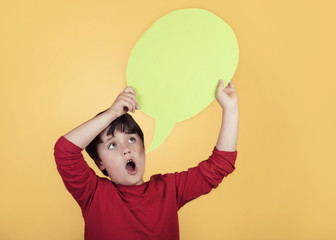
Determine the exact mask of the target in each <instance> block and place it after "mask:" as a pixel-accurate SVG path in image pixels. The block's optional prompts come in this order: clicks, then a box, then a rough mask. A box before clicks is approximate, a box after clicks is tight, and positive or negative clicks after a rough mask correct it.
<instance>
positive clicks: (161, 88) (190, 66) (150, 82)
mask: <svg viewBox="0 0 336 240" xmlns="http://www.w3.org/2000/svg"><path fill="white" fill-rule="evenodd" d="M238 57H239V48H238V42H237V39H236V36H235V34H234V32H233V31H232V29H231V28H230V26H229V25H228V24H227V23H225V22H224V21H223V20H222V19H221V18H219V17H218V16H216V15H215V14H213V13H211V12H209V11H207V10H203V9H197V8H192V9H183V10H177V11H174V12H171V13H169V14H167V15H165V16H164V17H162V18H160V19H159V20H158V21H156V22H155V23H154V24H153V25H152V26H151V27H150V28H149V29H148V30H147V31H146V32H145V33H144V34H143V35H142V36H141V38H140V39H139V40H138V42H137V43H136V45H135V47H134V48H133V50H132V52H131V54H130V57H129V60H128V63H127V69H126V79H127V84H128V86H131V87H132V88H134V90H135V91H136V93H137V100H138V104H139V106H140V110H142V111H143V112H144V113H146V114H147V115H149V116H151V117H153V118H155V133H154V138H153V140H152V143H151V145H150V148H149V149H148V150H147V153H148V152H150V151H152V150H154V149H155V148H157V147H158V146H159V145H160V144H161V143H162V142H163V141H164V140H165V139H166V137H167V136H168V135H169V133H170V132H171V130H172V129H173V127H174V125H175V123H176V122H180V121H183V120H186V119H188V118H191V117H193V116H194V115H196V114H198V113H199V112H200V111H202V110H203V109H204V108H205V107H207V106H208V105H209V104H210V103H211V102H212V101H213V100H214V99H215V93H216V88H217V85H218V80H219V79H222V80H223V81H224V86H226V85H227V84H228V83H229V82H230V80H231V78H232V77H233V74H234V72H235V70H236V68H237V65H238Z"/></svg>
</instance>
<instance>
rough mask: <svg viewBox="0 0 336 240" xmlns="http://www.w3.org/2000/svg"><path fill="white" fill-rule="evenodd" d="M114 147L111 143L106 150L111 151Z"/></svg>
mask: <svg viewBox="0 0 336 240" xmlns="http://www.w3.org/2000/svg"><path fill="white" fill-rule="evenodd" d="M115 147H116V144H115V143H111V144H110V145H108V149H110V150H112V149H114V148H115Z"/></svg>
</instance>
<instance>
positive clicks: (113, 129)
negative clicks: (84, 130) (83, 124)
mask: <svg viewBox="0 0 336 240" xmlns="http://www.w3.org/2000/svg"><path fill="white" fill-rule="evenodd" d="M102 113H103V112H101V113H99V114H97V116H98V115H100V114H102ZM85 150H86V152H87V153H88V154H89V155H90V157H91V158H92V159H93V160H94V161H95V163H96V165H97V166H98V167H99V169H100V170H101V171H102V172H103V173H104V175H106V176H109V177H110V178H111V181H112V182H114V183H116V184H121V185H127V186H130V185H138V184H141V183H143V174H144V171H145V146H144V139H143V133H142V130H141V128H140V127H139V125H138V124H137V123H136V122H135V121H134V119H133V118H132V116H131V115H129V114H127V113H126V114H124V115H122V116H120V117H119V118H117V119H115V120H114V121H112V122H111V123H110V125H109V126H108V127H107V128H105V129H104V130H103V131H102V132H101V133H100V134H99V135H98V136H97V137H96V138H95V139H93V140H92V142H91V143H90V144H89V145H88V146H87V147H86V148H85Z"/></svg>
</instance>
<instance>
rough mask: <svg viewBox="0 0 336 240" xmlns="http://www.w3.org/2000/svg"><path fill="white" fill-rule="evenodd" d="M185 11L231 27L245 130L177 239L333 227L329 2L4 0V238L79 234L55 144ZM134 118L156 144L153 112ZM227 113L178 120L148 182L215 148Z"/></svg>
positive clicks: (189, 210)
mask: <svg viewBox="0 0 336 240" xmlns="http://www.w3.org/2000/svg"><path fill="white" fill-rule="evenodd" d="M185 8H203V9H206V10H209V11H211V12H213V13H214V14H216V15H218V16H220V17H221V18H222V19H224V20H225V21H226V22H227V23H228V24H229V25H230V26H231V28H232V29H233V30H234V31H235V34H236V36H237V39H238V43H239V47H240V60H239V65H238V68H237V71H236V73H235V75H234V78H233V83H234V86H235V88H236V91H237V94H238V97H239V136H238V146H237V151H238V157H237V163H236V170H235V171H234V172H233V174H231V175H229V176H228V177H227V178H225V179H224V181H223V182H222V184H221V185H220V186H219V187H218V188H217V189H215V190H213V191H212V192H211V193H209V194H208V195H206V196H202V197H200V198H198V199H196V200H194V201H192V202H190V203H189V204H187V205H186V206H184V207H183V208H182V209H181V210H180V212H179V221H180V236H181V239H182V240H188V239H193V240H198V239H199V240H201V239H202V240H203V239H212V240H219V239H230V240H244V239H249V240H251V239H252V240H254V239H255V240H261V239H265V240H266V239H267V240H269V239H272V240H276V239H287V240H297V239H304V240H311V239H318V240H323V239H335V238H336V228H335V222H336V219H335V215H336V207H335V206H336V205H335V202H336V192H335V183H336V163H335V160H336V154H335V146H336V139H335V136H336V131H335V130H336V127H335V122H336V118H335V116H336V114H335V104H336V94H335V90H336V83H335V79H336V78H335V42H336V39H335V22H336V18H335V15H334V9H335V3H334V2H333V1H324V0H320V1H303V0H296V1H295V0H294V1H289V0H283V1H268V0H257V1H248V0H235V1H215V0H207V1H204V0H203V1H195V0H193V1H191V0H178V1H177V0H172V1H158V0H144V1H130V0H125V1H115V0H112V1H106V0H101V1H64V0H58V1H3V0H2V1H1V2H0V33H1V37H0V80H1V86H0V104H1V118H0V119H1V120H0V121H1V124H0V128H1V129H0V133H1V144H0V146H1V151H0V153H1V168H0V184H1V185H0V189H1V196H0V213H1V214H0V239H4V240H11V239H36V240H37V239H64V240H67V239H69V240H70V239H71V240H72V239H83V236H84V221H83V218H82V215H81V211H80V208H79V207H78V205H77V203H76V202H75V200H74V199H73V198H72V196H71V195H70V194H69V193H68V192H67V190H66V189H65V187H64V185H63V182H62V180H61V178H60V176H59V174H58V172H57V169H56V164H55V161H54V157H53V147H54V144H55V142H56V141H57V139H58V138H59V137H60V136H61V135H63V134H65V133H67V132H68V131H70V130H71V129H73V128H74V127H76V126H78V125H79V124H81V123H83V122H84V121H86V120H88V119H89V118H91V117H93V116H94V115H95V114H97V113H98V112H100V111H102V110H105V109H106V108H108V107H109V106H110V105H111V104H112V103H113V101H114V99H115V97H116V96H117V95H118V94H119V92H121V91H122V90H123V89H124V88H125V87H126V79H125V70H126V65H127V60H128V57H129V54H130V52H131V50H132V48H133V47H134V45H135V43H136V42H137V40H138V39H139V38H140V36H141V35H142V34H143V33H144V32H145V31H146V30H147V29H148V28H149V26H150V25H151V24H152V23H154V22H155V21H156V20H158V19H159V18H160V17H162V16H164V15H165V14H167V13H169V12H171V11H174V10H178V9H185ZM133 116H134V118H135V119H136V121H138V122H139V124H140V125H141V127H142V129H143V131H144V133H145V144H146V146H149V144H150V142H151V139H152V137H153V134H154V127H155V120H154V119H153V118H151V117H150V116H147V115H146V114H144V113H142V112H141V111H138V112H137V113H135V114H133ZM220 124H221V108H220V106H219V105H218V104H217V102H215V101H214V102H212V103H211V104H210V105H209V106H208V107H207V108H205V109H204V110H203V111H202V112H200V113H199V114H198V115H196V116H195V117H193V118H191V119H189V120H186V121H184V122H180V123H177V124H176V126H175V128H174V129H173V131H172V133H171V134H170V135H169V137H168V138H167V139H166V141H165V142H164V143H163V144H162V145H161V146H160V147H159V148H157V149H156V150H154V151H153V152H151V153H149V154H148V155H147V158H146V164H147V165H146V172H145V180H148V179H149V177H150V176H151V175H152V174H156V173H167V172H175V171H183V170H186V169H188V168H189V167H193V166H196V165H197V164H198V162H200V161H202V160H204V159H206V158H207V157H208V156H209V155H210V154H211V151H212V149H213V147H214V146H215V144H216V141H217V137H218V133H219V129H220ZM84 155H85V158H86V160H87V162H88V163H89V165H90V166H91V167H92V168H93V169H94V170H96V172H97V173H98V174H99V175H101V174H100V173H99V172H98V170H97V167H96V166H95V165H94V164H93V161H92V160H91V159H89V158H88V156H87V155H86V153H85V154H84Z"/></svg>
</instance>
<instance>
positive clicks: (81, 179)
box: [54, 136, 98, 213]
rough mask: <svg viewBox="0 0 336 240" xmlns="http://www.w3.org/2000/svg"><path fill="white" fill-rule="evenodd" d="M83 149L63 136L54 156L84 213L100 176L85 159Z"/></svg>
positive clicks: (59, 169)
mask: <svg viewBox="0 0 336 240" xmlns="http://www.w3.org/2000/svg"><path fill="white" fill-rule="evenodd" d="M82 150H83V149H82V148H80V147H78V146H77V145H75V144H74V143H72V142H70V141H69V140H68V139H66V138H65V137H63V136H62V137H60V138H59V139H58V140H57V142H56V144H55V147H54V156H55V161H56V165H57V170H58V172H59V174H60V175H61V177H62V180H63V182H64V185H65V187H66V188H67V190H68V191H69V192H70V193H71V195H72V196H73V197H74V198H75V200H76V201H77V203H78V204H79V206H80V207H81V209H82V212H83V213H84V211H85V209H86V208H87V206H88V204H89V202H90V200H91V199H92V197H93V194H94V192H95V189H96V187H97V183H98V176H97V175H96V173H95V172H94V171H93V170H92V169H91V168H90V167H89V166H88V164H87V163H86V161H85V160H84V157H83V154H82V153H81V151H82Z"/></svg>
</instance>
